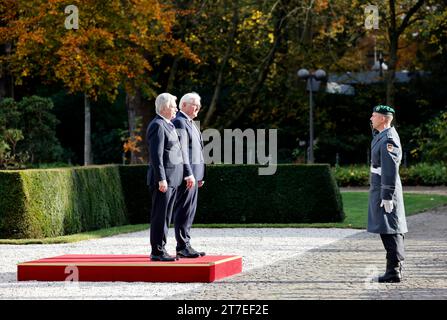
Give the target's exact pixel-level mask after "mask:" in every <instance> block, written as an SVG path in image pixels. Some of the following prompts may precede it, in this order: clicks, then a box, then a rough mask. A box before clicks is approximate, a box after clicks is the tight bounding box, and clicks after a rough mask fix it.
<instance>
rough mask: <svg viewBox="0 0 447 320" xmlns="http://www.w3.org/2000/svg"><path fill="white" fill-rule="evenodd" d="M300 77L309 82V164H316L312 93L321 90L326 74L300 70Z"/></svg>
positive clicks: (319, 70)
mask: <svg viewBox="0 0 447 320" xmlns="http://www.w3.org/2000/svg"><path fill="white" fill-rule="evenodd" d="M297 74H298V77H299V78H300V79H303V80H307V88H306V90H307V91H309V156H308V158H307V163H314V119H313V100H312V93H313V92H317V91H318V89H319V88H320V81H322V80H324V79H326V72H325V71H324V70H322V69H318V70H317V71H315V73H310V72H309V70H307V69H300V70H298V73H297Z"/></svg>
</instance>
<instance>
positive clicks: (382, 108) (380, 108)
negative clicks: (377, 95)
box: [373, 104, 396, 115]
mask: <svg viewBox="0 0 447 320" xmlns="http://www.w3.org/2000/svg"><path fill="white" fill-rule="evenodd" d="M373 112H377V113H381V114H385V115H394V114H395V113H396V111H394V109H393V108H391V107H389V106H384V105H381V104H379V105H378V106H375V107H374V109H373Z"/></svg>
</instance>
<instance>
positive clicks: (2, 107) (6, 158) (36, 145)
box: [0, 96, 62, 169]
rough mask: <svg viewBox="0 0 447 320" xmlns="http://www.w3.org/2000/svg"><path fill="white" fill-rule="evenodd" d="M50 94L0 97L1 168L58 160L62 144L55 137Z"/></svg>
mask: <svg viewBox="0 0 447 320" xmlns="http://www.w3.org/2000/svg"><path fill="white" fill-rule="evenodd" d="M52 109H53V103H52V101H51V99H49V98H42V97H38V96H32V97H25V98H23V99H22V100H21V101H20V102H18V103H17V102H15V101H14V100H13V99H11V98H5V99H3V100H1V101H0V168H5V169H18V168H22V167H24V165H25V163H27V162H28V161H29V162H31V163H38V162H44V161H55V160H59V159H60V157H61V155H62V147H61V146H60V144H59V141H58V140H57V138H56V125H57V123H58V120H57V119H56V117H55V116H54V115H53V114H52V113H51V110H52Z"/></svg>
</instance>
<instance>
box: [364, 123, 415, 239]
mask: <svg viewBox="0 0 447 320" xmlns="http://www.w3.org/2000/svg"><path fill="white" fill-rule="evenodd" d="M401 159H402V146H401V144H400V138H399V135H398V134H397V131H396V129H395V128H394V127H391V128H388V129H385V130H383V131H382V132H380V133H378V134H377V135H376V136H375V137H374V138H373V140H372V142H371V167H372V168H374V169H375V170H374V171H377V170H380V174H379V173H377V172H376V173H374V172H371V174H370V189H369V208H368V229H367V230H368V231H369V232H372V233H382V234H396V233H406V232H408V229H407V222H406V219H405V207H404V199H403V194H402V183H401V181H400V176H399V166H400V162H401ZM382 200H393V203H394V208H393V211H392V212H391V213H386V212H385V208H384V207H380V203H381V202H382Z"/></svg>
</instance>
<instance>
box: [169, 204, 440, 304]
mask: <svg viewBox="0 0 447 320" xmlns="http://www.w3.org/2000/svg"><path fill="white" fill-rule="evenodd" d="M408 228H409V230H410V232H409V233H408V234H407V237H406V240H405V247H406V251H407V258H406V261H405V265H404V266H405V267H404V282H402V283H399V284H379V283H377V282H372V281H371V280H372V279H374V278H375V277H377V276H378V275H379V274H381V273H383V271H384V269H385V250H384V249H383V246H382V243H381V241H380V237H379V236H378V235H374V234H370V233H367V232H360V233H355V234H353V235H351V236H348V237H346V238H343V239H341V240H339V241H336V242H333V243H331V244H329V245H327V246H322V247H319V248H316V249H312V250H310V251H308V252H306V253H304V254H302V255H295V256H293V257H290V258H288V259H284V260H282V261H281V262H280V263H276V264H271V265H268V266H265V267H262V268H258V269H253V270H251V271H248V272H244V273H242V274H239V275H235V276H234V277H231V278H228V279H224V280H222V281H220V282H215V283H212V284H210V285H208V286H206V287H200V288H196V289H195V290H192V291H190V292H186V293H183V294H177V295H175V296H172V297H170V299H282V300H287V299H291V300H298V299H384V300H390V299H399V300H400V299H405V300H407V299H418V300H420V299H435V300H447V206H445V207H443V208H438V209H435V210H432V211H430V212H426V213H422V214H418V215H414V216H411V217H408Z"/></svg>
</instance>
